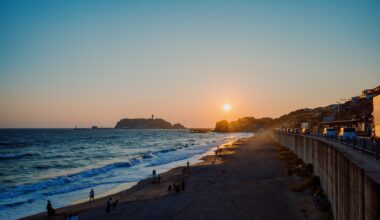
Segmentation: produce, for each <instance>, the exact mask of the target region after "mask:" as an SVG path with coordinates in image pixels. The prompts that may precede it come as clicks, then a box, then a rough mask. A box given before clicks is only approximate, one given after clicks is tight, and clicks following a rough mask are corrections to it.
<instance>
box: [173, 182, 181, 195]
mask: <svg viewBox="0 0 380 220" xmlns="http://www.w3.org/2000/svg"><path fill="white" fill-rule="evenodd" d="M173 187H174V191H175V193H179V192H180V188H179V184H178V185H177V184H175V183H174V184H173Z"/></svg>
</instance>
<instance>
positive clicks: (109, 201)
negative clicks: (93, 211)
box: [106, 198, 112, 213]
mask: <svg viewBox="0 0 380 220" xmlns="http://www.w3.org/2000/svg"><path fill="white" fill-rule="evenodd" d="M111 202H112V198H109V199H108V200H107V205H106V213H110V211H111Z"/></svg>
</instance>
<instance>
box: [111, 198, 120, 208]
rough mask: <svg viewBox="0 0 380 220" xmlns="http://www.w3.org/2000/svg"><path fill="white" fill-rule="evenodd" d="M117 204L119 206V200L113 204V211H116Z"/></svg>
mask: <svg viewBox="0 0 380 220" xmlns="http://www.w3.org/2000/svg"><path fill="white" fill-rule="evenodd" d="M117 204H119V200H117V199H116V201H115V202H113V203H112V209H113V210H116V208H117Z"/></svg>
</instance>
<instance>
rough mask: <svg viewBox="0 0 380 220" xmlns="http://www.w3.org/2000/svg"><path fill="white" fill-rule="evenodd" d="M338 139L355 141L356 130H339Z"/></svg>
mask: <svg viewBox="0 0 380 220" xmlns="http://www.w3.org/2000/svg"><path fill="white" fill-rule="evenodd" d="M338 136H339V138H341V139H343V140H346V139H356V128H340V130H339V134H338Z"/></svg>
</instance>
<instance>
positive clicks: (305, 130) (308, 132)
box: [301, 128, 310, 134]
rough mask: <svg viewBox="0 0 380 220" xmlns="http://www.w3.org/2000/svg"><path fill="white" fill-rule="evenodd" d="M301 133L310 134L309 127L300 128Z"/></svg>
mask: <svg viewBox="0 0 380 220" xmlns="http://www.w3.org/2000/svg"><path fill="white" fill-rule="evenodd" d="M301 133H302V134H310V128H302V130H301Z"/></svg>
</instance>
